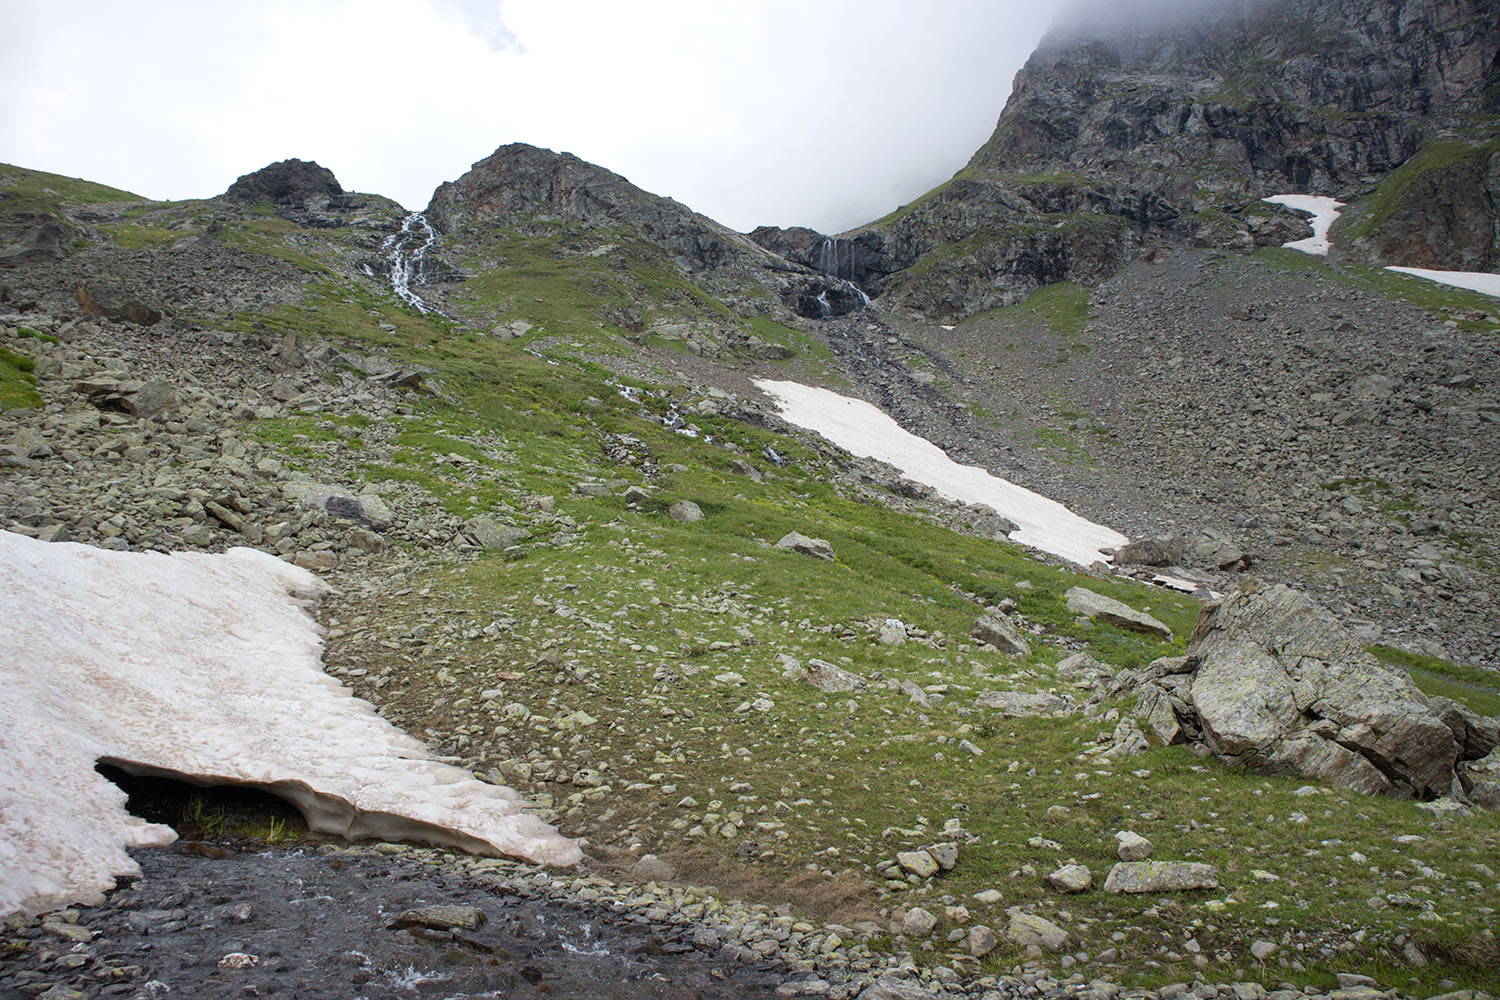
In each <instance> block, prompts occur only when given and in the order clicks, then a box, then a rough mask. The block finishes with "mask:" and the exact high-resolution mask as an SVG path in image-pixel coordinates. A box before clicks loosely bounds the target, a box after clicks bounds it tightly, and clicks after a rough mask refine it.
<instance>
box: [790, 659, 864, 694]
mask: <svg viewBox="0 0 1500 1000" xmlns="http://www.w3.org/2000/svg"><path fill="white" fill-rule="evenodd" d="M783 663H784V666H783V669H782V675H783V676H785V677H786V678H788V679H789V680H796V681H803V682H805V683H807V684H811V685H812V686H813V687H815V688H817V689H818V690H819V691H823V692H825V693H827V694H840V693H851V692H854V691H863V690H864V689H865V688H866V687H868V686H869V684H868V682H867V681H866V680H865V679H864V678H863V677H861V676H859V675H858V674H852V673H850V672H849V671H847V670H845V669H844V668H842V667H836V666H834V665H833V664H832V663H828V662H826V661H824V660H808V661H807V666H805V667H804V666H803V665H802V664H801V663H800V662H798V661H797V660H794V659H792V658H791V657H786V658H785V659H784V661H783Z"/></svg>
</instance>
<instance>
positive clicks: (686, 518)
mask: <svg viewBox="0 0 1500 1000" xmlns="http://www.w3.org/2000/svg"><path fill="white" fill-rule="evenodd" d="M667 516H668V517H670V518H671V519H672V520H674V521H676V522H677V523H678V524H697V523H698V522H699V521H701V520H703V508H702V507H699V506H698V505H697V504H695V503H693V501H691V500H679V501H677V502H676V503H674V504H673V505H672V506H670V507H668V508H667Z"/></svg>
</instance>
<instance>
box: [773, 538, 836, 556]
mask: <svg viewBox="0 0 1500 1000" xmlns="http://www.w3.org/2000/svg"><path fill="white" fill-rule="evenodd" d="M776 547H777V548H778V549H790V550H791V551H793V552H801V553H802V554H803V555H807V556H814V557H816V558H818V559H827V560H828V561H829V562H833V546H832V545H829V544H828V540H827V539H825V538H808V537H807V536H806V535H804V534H802V533H801V532H797V531H788V532H787V533H786V534H785V535H782V536H781V540H780V541H779V542H777V543H776Z"/></svg>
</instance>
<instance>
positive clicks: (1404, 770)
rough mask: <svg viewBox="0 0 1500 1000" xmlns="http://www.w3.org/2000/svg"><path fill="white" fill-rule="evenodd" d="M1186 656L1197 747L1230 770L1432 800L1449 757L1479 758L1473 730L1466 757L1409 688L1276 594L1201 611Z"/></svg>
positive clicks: (1452, 733) (1480, 738) (1298, 595)
mask: <svg viewBox="0 0 1500 1000" xmlns="http://www.w3.org/2000/svg"><path fill="white" fill-rule="evenodd" d="M1189 653H1190V655H1191V656H1192V657H1194V659H1195V660H1196V662H1197V669H1196V670H1195V671H1194V673H1193V674H1192V683H1191V688H1190V697H1191V702H1192V710H1193V711H1194V712H1195V713H1196V715H1197V720H1198V722H1199V724H1200V725H1201V727H1202V731H1203V739H1204V742H1205V743H1206V744H1207V745H1208V747H1209V748H1210V749H1211V750H1213V751H1214V752H1215V753H1216V754H1218V755H1219V756H1220V757H1222V758H1224V759H1225V760H1228V761H1231V762H1235V763H1241V764H1246V765H1249V766H1251V767H1254V768H1257V769H1260V770H1263V771H1267V772H1270V773H1282V774H1300V775H1303V776H1306V777H1310V778H1319V779H1321V780H1323V781H1327V782H1329V783H1330V784H1336V785H1340V786H1342V787H1346V788H1351V789H1354V790H1357V791H1361V792H1365V793H1376V792H1383V793H1392V794H1403V795H1412V794H1415V795H1417V796H1419V797H1422V798H1432V797H1434V796H1437V795H1444V794H1447V793H1448V792H1449V791H1450V790H1451V789H1452V787H1453V782H1454V778H1455V777H1456V772H1455V768H1456V765H1457V764H1458V761H1459V759H1460V754H1461V752H1462V753H1474V752H1478V751H1480V750H1482V749H1484V746H1485V734H1484V731H1483V727H1482V726H1480V727H1478V729H1477V730H1476V739H1475V742H1474V744H1473V746H1472V747H1470V745H1469V742H1468V741H1469V733H1470V730H1469V728H1468V722H1467V720H1466V719H1464V718H1463V716H1462V713H1461V712H1457V711H1455V710H1453V709H1451V708H1450V707H1448V706H1444V705H1439V706H1438V707H1437V708H1434V706H1433V705H1432V704H1431V703H1429V702H1428V700H1427V698H1426V696H1425V695H1423V694H1422V692H1421V691H1419V690H1417V687H1416V685H1415V684H1413V683H1412V682H1411V680H1410V678H1408V677H1407V676H1406V675H1405V674H1403V673H1400V672H1397V671H1393V670H1390V669H1387V668H1385V667H1383V666H1381V665H1380V664H1379V663H1378V662H1377V661H1376V660H1375V659H1374V657H1372V656H1371V655H1370V654H1369V653H1368V652H1366V651H1365V649H1364V647H1363V646H1362V645H1361V644H1360V643H1359V641H1358V640H1357V639H1355V638H1354V636H1352V635H1351V634H1350V633H1349V632H1348V631H1346V630H1345V629H1344V628H1343V627H1342V626H1341V625H1340V624H1339V623H1338V621H1337V620H1336V619H1335V618H1334V617H1333V615H1332V614H1330V613H1329V612H1328V611H1327V610H1326V609H1324V608H1323V607H1321V606H1319V605H1318V604H1317V603H1316V602H1314V601H1313V600H1312V599H1311V598H1310V597H1308V596H1307V595H1306V594H1304V593H1302V592H1300V591H1297V590H1294V589H1292V588H1290V587H1287V586H1285V585H1277V586H1274V587H1259V586H1255V585H1249V586H1242V587H1240V588H1237V589H1236V590H1235V591H1233V592H1232V593H1230V594H1229V595H1228V596H1227V597H1225V598H1224V599H1223V600H1222V601H1220V602H1219V603H1217V604H1214V605H1209V606H1208V607H1206V608H1205V609H1204V611H1203V614H1202V615H1201V617H1200V618H1199V621H1198V625H1197V628H1196V629H1195V630H1194V633H1193V643H1192V646H1191V647H1190V648H1189ZM1444 713H1446V714H1444ZM1445 718H1449V719H1452V720H1454V722H1455V725H1456V726H1458V727H1459V728H1461V729H1462V742H1461V741H1460V738H1457V737H1456V730H1455V728H1454V727H1453V726H1450V725H1449V723H1448V722H1447V721H1445ZM1485 752H1488V751H1485Z"/></svg>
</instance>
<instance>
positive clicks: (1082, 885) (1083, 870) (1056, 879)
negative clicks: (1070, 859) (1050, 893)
mask: <svg viewBox="0 0 1500 1000" xmlns="http://www.w3.org/2000/svg"><path fill="white" fill-rule="evenodd" d="M1043 881H1045V882H1046V883H1047V884H1048V885H1049V886H1051V887H1052V888H1054V889H1056V890H1057V891H1058V892H1087V891H1088V890H1089V889H1090V888H1091V887H1092V886H1093V884H1094V873H1093V872H1091V871H1089V870H1088V868H1087V867H1086V866H1084V865H1063V866H1062V867H1061V868H1059V869H1058V870H1057V871H1055V872H1052V873H1051V874H1049V875H1048V876H1047V877H1046V879H1044V880H1043Z"/></svg>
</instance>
